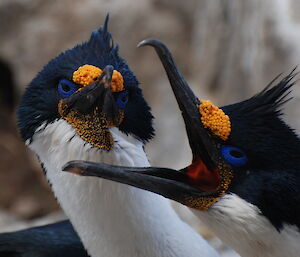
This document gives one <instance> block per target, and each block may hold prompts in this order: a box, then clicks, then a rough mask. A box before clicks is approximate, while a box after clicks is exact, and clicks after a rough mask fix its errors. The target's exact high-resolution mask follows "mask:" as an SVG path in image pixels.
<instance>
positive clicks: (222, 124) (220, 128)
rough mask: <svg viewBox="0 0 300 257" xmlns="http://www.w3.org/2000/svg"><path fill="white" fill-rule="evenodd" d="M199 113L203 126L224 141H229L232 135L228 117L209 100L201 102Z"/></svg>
mask: <svg viewBox="0 0 300 257" xmlns="http://www.w3.org/2000/svg"><path fill="white" fill-rule="evenodd" d="M199 111H200V114H201V122H202V124H203V126H204V127H205V128H207V129H209V130H210V131H211V132H212V133H213V134H214V135H216V136H218V137H219V138H221V139H222V140H224V141H225V140H227V139H228V137H229V136H230V133H231V123H230V119H229V117H228V115H226V114H225V113H224V111H223V110H221V109H220V108H219V107H217V106H215V105H214V104H213V103H212V102H211V101H209V100H201V104H200V106H199Z"/></svg>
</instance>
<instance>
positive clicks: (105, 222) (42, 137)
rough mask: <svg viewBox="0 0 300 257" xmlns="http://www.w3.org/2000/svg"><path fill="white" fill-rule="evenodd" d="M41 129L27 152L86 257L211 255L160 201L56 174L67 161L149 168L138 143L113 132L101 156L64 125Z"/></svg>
mask: <svg viewBox="0 0 300 257" xmlns="http://www.w3.org/2000/svg"><path fill="white" fill-rule="evenodd" d="M42 128H43V126H41V127H40V131H39V132H36V133H35V135H34V137H33V141H32V143H30V144H29V143H28V144H29V147H30V148H31V149H32V150H33V151H34V152H35V153H36V154H37V155H38V157H39V159H40V161H41V162H42V163H43V165H44V167H45V169H46V176H47V179H48V180H49V183H51V184H52V189H53V191H54V194H55V196H56V197H57V199H58V201H59V203H60V204H61V206H62V208H63V209H64V211H65V212H66V214H67V216H68V217H69V218H70V220H71V222H72V224H73V225H74V227H75V229H76V230H77V232H78V234H79V236H80V237H81V239H82V241H83V243H84V245H85V247H86V249H87V250H88V252H89V254H90V255H91V256H92V257H102V256H103V257H121V256H122V257H129V256H130V257H137V256H143V257H179V256H180V257H182V256H189V257H200V256H201V257H208V256H209V257H212V256H217V254H216V253H215V251H214V250H213V249H212V248H211V247H210V246H209V245H208V244H207V243H206V242H205V241H204V240H203V239H202V238H201V237H200V236H199V235H198V234H196V232H194V231H193V230H192V229H191V228H190V227H188V226H187V225H186V224H185V223H184V222H182V221H181V220H180V219H179V218H178V216H177V215H176V213H175V212H174V210H173V209H172V207H171V206H170V204H169V201H168V200H166V199H165V198H163V197H161V196H159V195H155V194H152V193H150V192H146V191H143V190H140V189H136V188H133V187H130V186H126V185H121V184H118V183H115V182H111V181H107V180H103V179H98V178H88V177H79V176H76V175H73V174H68V173H64V172H62V171H61V168H62V166H63V165H64V164H65V163H66V162H68V161H71V160H88V161H96V162H105V163H108V164H115V165H127V166H149V162H148V159H147V157H146V155H145V153H144V151H143V145H142V143H141V142H139V141H138V140H136V139H134V138H133V137H130V136H126V135H124V134H122V133H121V132H119V130H118V129H116V128H113V129H112V130H111V132H112V134H113V137H114V139H115V141H116V143H115V146H114V148H113V149H112V150H111V151H109V152H107V151H102V150H100V149H98V148H94V147H91V145H90V144H88V143H85V142H84V141H83V140H82V139H81V138H80V137H79V136H78V135H77V134H76V133H75V130H74V129H73V128H72V127H71V126H70V125H69V124H68V123H66V122H65V121H64V120H58V121H55V122H54V123H52V124H49V125H48V126H46V127H45V128H44V129H42Z"/></svg>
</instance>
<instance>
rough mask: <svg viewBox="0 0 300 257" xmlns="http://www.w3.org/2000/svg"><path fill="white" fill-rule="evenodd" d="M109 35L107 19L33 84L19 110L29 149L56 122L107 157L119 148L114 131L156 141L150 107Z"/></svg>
mask: <svg viewBox="0 0 300 257" xmlns="http://www.w3.org/2000/svg"><path fill="white" fill-rule="evenodd" d="M107 29H108V16H107V17H106V20H105V24H104V26H101V27H100V29H99V30H95V31H93V32H92V35H91V37H90V39H89V41H87V42H84V43H82V44H80V45H77V46H75V47H74V48H72V49H70V50H67V51H65V52H63V53H61V54H60V55H59V56H57V57H56V58H54V59H53V60H51V61H50V62H49V63H48V64H47V65H46V66H45V67H44V68H43V70H42V71H41V72H40V73H39V74H38V75H37V76H36V77H35V78H34V79H33V81H32V82H31V83H30V85H29V86H28V88H27V89H26V91H25V93H24V95H23V98H22V101H21V104H20V107H19V110H18V120H19V128H20V133H21V136H22V138H23V140H24V141H26V142H28V144H30V143H31V142H32V140H34V135H35V133H37V132H40V131H42V130H44V129H45V128H46V127H47V126H48V125H49V124H52V123H53V122H55V121H57V120H64V121H65V122H66V123H68V124H69V125H70V126H71V127H72V128H73V130H74V131H75V133H76V135H78V136H80V137H81V139H82V140H84V141H85V142H87V143H89V144H90V145H92V146H93V147H96V148H100V149H104V150H107V151H109V150H111V149H112V147H113V146H114V139H113V137H112V135H111V133H110V128H112V127H117V128H118V129H119V130H120V131H121V132H123V133H124V134H126V135H128V134H129V135H131V136H133V137H134V138H136V139H138V140H140V141H142V142H143V143H144V142H147V141H148V140H149V139H151V137H152V136H153V134H154V130H153V127H152V119H153V117H152V115H151V112H150V107H149V106H148V104H147V103H146V101H145V99H144V97H143V95H142V92H141V89H140V88H139V87H138V84H139V83H138V81H137V79H136V77H135V75H134V74H133V72H132V71H131V70H130V68H129V67H128V65H127V63H126V61H125V60H124V59H122V58H121V57H120V56H119V55H118V46H115V45H114V43H113V40H112V36H111V34H110V33H109V32H108V30H107Z"/></svg>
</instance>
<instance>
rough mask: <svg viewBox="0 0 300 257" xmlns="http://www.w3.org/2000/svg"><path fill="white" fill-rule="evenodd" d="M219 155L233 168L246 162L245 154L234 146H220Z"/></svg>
mask: <svg viewBox="0 0 300 257" xmlns="http://www.w3.org/2000/svg"><path fill="white" fill-rule="evenodd" d="M221 154H222V156H223V158H224V159H225V160H226V161H227V162H228V163H229V164H231V165H232V166H235V167H241V166H243V165H245V164H246V163H247V161H248V158H247V155H246V154H245V152H244V151H242V150H241V149H239V148H237V147H234V146H228V145H224V146H222V147H221Z"/></svg>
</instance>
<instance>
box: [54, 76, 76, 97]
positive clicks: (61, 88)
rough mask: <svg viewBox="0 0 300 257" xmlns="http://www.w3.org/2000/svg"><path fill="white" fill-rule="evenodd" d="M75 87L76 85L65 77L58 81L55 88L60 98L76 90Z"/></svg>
mask: <svg viewBox="0 0 300 257" xmlns="http://www.w3.org/2000/svg"><path fill="white" fill-rule="evenodd" d="M77 89H78V86H77V85H76V84H74V83H73V82H71V81H69V80H67V79H61V80H60V81H59V82H58V87H57V90H58V93H59V94H60V95H61V97H62V98H67V97H69V96H71V95H72V94H73V93H75V92H76V91H77Z"/></svg>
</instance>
